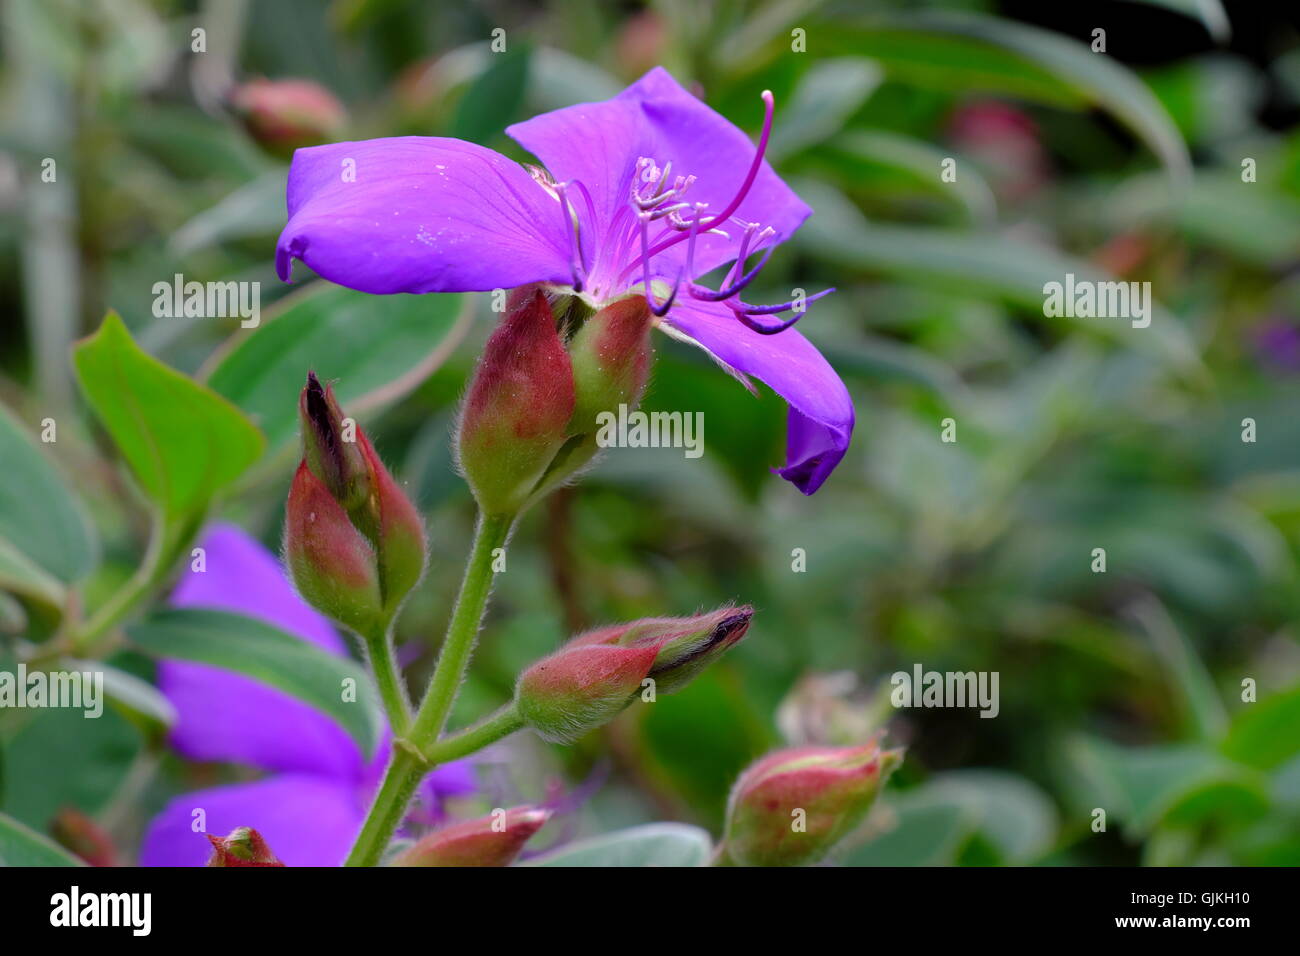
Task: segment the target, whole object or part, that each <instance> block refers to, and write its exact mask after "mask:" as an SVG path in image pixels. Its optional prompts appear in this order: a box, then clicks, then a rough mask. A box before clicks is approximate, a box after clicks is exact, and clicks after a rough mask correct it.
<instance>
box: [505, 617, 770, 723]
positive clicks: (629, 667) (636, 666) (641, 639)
mask: <svg viewBox="0 0 1300 956" xmlns="http://www.w3.org/2000/svg"><path fill="white" fill-rule="evenodd" d="M753 613H754V611H753V608H750V607H741V608H733V607H725V608H720V609H719V610H716V611H712V612H710V613H708V614H700V615H696V616H695V617H687V618H649V619H646V620H642V621H635V622H633V623H631V624H615V625H613V626H610V627H604V628H599V629H598V630H595V631H589V632H588V633H586V634H582V635H579V636H578V637H575V638H574V639H573V640H571V641H569V643H567V644H566V645H564V647H562V648H560V650H558V651H556V652H555V653H554V654H552V655H551V656H550V657H547V658H545V659H543V660H541V661H538V662H537V663H536V664H534V665H533V666H532V667H530V668H528V670H526V671H524V673H523V674H522V675H521V676H520V678H519V684H518V686H517V687H516V688H515V702H516V704H517V706H518V707H519V713H520V714H521V715H522V716H523V718H524V722H525V723H526V724H528V725H529V726H530V727H532V728H533V729H535V730H536V731H537V732H538V733H539V734H540V735H541V736H542V737H543V738H545V739H547V740H552V741H556V742H558V743H568V742H571V741H574V740H576V739H578V738H579V737H581V736H582V735H583V734H585V733H586V732H587V731H589V730H592V729H594V728H596V727H599V726H601V725H603V724H606V723H608V722H609V721H611V720H613V719H614V717H616V716H618V714H619V713H620V712H621V711H622V710H623V709H624V708H626V707H627V706H628V705H629V704H630V703H632V700H633V699H634V698H635V696H636V694H637V692H638V691H640V690H641V689H642V685H643V682H644V681H645V680H646V679H647V678H650V679H651V680H652V681H653V685H652V686H653V688H654V691H655V693H656V694H658V693H665V694H671V693H673V692H674V691H677V690H679V689H681V688H682V687H683V686H685V685H686V683H687V682H688V681H690V680H691V679H692V678H693V677H695V675H696V674H698V673H699V672H700V671H701V670H703V669H704V668H705V667H706V666H708V664H709V663H710V662H711V661H713V660H714V659H716V658H717V657H718V656H719V655H720V654H722V653H723V652H724V651H725V650H726V649H727V648H729V647H731V646H732V645H733V644H735V643H736V642H737V641H739V640H740V639H741V638H742V637H744V636H745V632H746V631H747V630H748V629H749V621H750V618H751V617H753Z"/></svg>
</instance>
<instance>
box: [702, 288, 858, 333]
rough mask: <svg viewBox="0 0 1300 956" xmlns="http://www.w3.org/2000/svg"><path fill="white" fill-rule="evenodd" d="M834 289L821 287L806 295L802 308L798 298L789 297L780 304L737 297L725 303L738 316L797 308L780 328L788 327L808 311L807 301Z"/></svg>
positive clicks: (769, 313) (827, 293) (822, 296)
mask: <svg viewBox="0 0 1300 956" xmlns="http://www.w3.org/2000/svg"><path fill="white" fill-rule="evenodd" d="M834 291H835V289H834V288H830V289H822V291H820V292H818V293H816V294H814V295H810V296H808V297H807V298H805V299H803V300H802V304H803V308H798V302H799V301H800V300H796V299H791V300H790V301H789V302H782V303H781V304H780V305H750V304H748V303H747V302H741V301H740V300H739V299H737V300H736V301H735V302H728V303H727V305H728V307H730V309H731V311H732V312H735V313H736V314H737V316H739V315H740V314H741V313H743V314H745V315H776V314H777V313H778V312H789V311H790V310H791V309H796V308H797V309H798V313H797V314H796V316H795V317H794V318H793V319H791V320H790V321H789V322H788V323H787V324H786V325H784V326H782V328H787V329H788V328H789V327H790V326H791V325H794V324H795V323H796V322H798V321H799V319H801V318H803V317H804V316H805V315H806V314H807V313H808V308H807V306H808V303H809V302H816V301H817V300H818V299H821V298H824V297H825V296H828V295H830V294H831V293H832V292H834ZM742 321H743V320H742ZM746 324H748V323H746ZM774 331H777V332H780V331H781V329H780V328H778V329H775V330H774Z"/></svg>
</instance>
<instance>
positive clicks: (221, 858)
mask: <svg viewBox="0 0 1300 956" xmlns="http://www.w3.org/2000/svg"><path fill="white" fill-rule="evenodd" d="M208 842H210V843H211V844H212V856H211V857H210V858H209V859H208V864H207V865H208V866H284V864H283V863H281V862H280V861H279V860H278V859H277V858H276V856H275V854H274V853H273V852H272V851H271V848H270V847H269V846H267V845H266V840H264V839H263V838H262V834H260V833H258V832H257V831H256V830H254V829H253V828H252V827H235V829H233V830H231V831H230V835H229V836H224V837H219V836H213V835H212V834H210V833H209V834H208Z"/></svg>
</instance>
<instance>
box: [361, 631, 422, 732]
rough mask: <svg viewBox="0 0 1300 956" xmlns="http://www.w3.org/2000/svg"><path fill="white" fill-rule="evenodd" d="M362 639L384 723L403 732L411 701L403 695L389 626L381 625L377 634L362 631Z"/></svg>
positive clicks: (407, 722) (408, 722)
mask: <svg viewBox="0 0 1300 956" xmlns="http://www.w3.org/2000/svg"><path fill="white" fill-rule="evenodd" d="M362 640H364V641H365V642H366V652H367V654H368V656H369V658H370V670H371V672H372V673H373V674H374V675H375V683H376V684H378V685H379V699H380V700H382V701H383V702H384V713H385V714H387V715H388V725H389V726H390V727H392V728H393V734H394V735H395V736H397V737H402V736H405V734H406V731H407V730H408V729H409V728H410V726H411V702H410V701H409V700H408V699H407V697H406V688H405V686H404V685H403V684H402V670H401V668H400V667H398V665H397V655H396V652H395V648H394V647H393V637H392V628H391V626H390V627H387V628H384V629H383V630H381V631H380V632H379V633H377V634H364V635H362Z"/></svg>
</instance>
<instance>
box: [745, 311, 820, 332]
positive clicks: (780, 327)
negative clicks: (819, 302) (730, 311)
mask: <svg viewBox="0 0 1300 956" xmlns="http://www.w3.org/2000/svg"><path fill="white" fill-rule="evenodd" d="M807 314H808V313H806V312H800V313H799V314H798V315H795V316H792V317H790V318H788V319H786V320H785V321H784V322H780V323H778V324H776V325H763V324H761V323H759V322H755V321H754V320H753V319H751V318H750V317H749V316H748V315H746V314H745V313H744V312H737V313H736V318H738V319H740V321H741V323H742V324H743V325H744V326H745V328H747V329H750V330H752V331H754V332H757V333H758V334H759V335H776V334H777V333H778V332H784V331H785V330H786V329H788V328H790V326H792V325H794V324H795V323H796V322H798V321H799V320H800V319H802V318H803V317H804V316H805V315H807Z"/></svg>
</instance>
